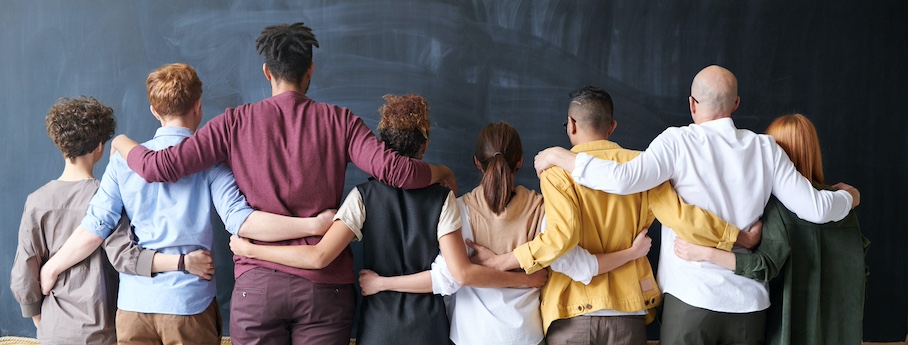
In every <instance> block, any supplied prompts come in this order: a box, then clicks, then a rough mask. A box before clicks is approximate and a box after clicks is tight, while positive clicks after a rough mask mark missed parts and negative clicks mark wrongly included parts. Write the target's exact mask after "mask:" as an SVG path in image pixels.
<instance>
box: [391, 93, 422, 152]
mask: <svg viewBox="0 0 908 345" xmlns="http://www.w3.org/2000/svg"><path fill="white" fill-rule="evenodd" d="M384 98H385V104H384V105H382V106H381V108H378V112H379V113H380V114H381V122H379V123H378V133H379V135H380V136H381V140H382V141H384V142H385V144H387V145H388V146H390V147H391V148H392V149H394V151H397V152H398V153H400V154H401V155H404V156H407V157H411V158H418V157H417V155H419V151H420V150H421V149H422V146H423V145H425V143H426V141H428V140H429V130H431V127H430V125H429V105H428V104H427V103H426V99H425V98H423V97H422V96H419V95H412V94H411V95H404V96H398V95H385V97H384Z"/></svg>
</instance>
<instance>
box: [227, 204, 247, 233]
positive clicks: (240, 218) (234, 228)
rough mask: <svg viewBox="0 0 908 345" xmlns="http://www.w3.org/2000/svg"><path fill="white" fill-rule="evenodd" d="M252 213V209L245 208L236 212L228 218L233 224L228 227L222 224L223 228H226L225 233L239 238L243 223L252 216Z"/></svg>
mask: <svg viewBox="0 0 908 345" xmlns="http://www.w3.org/2000/svg"><path fill="white" fill-rule="evenodd" d="M252 212H255V210H254V209H252V207H245V208H242V209H239V210H237V211H236V214H234V215H232V216H230V219H231V220H235V222H234V223H233V224H230V225H228V224H224V227H225V228H227V232H229V233H231V234H232V235H236V236H240V228H241V227H243V223H245V222H246V219H248V218H249V216H251V215H252Z"/></svg>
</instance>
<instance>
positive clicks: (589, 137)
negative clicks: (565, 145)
mask: <svg viewBox="0 0 908 345" xmlns="http://www.w3.org/2000/svg"><path fill="white" fill-rule="evenodd" d="M575 138H576V140H574V142H573V143H572V144H574V146H577V145H581V144H586V143H591V142H594V141H599V140H608V135H600V134H586V135H578V136H576V137H575Z"/></svg>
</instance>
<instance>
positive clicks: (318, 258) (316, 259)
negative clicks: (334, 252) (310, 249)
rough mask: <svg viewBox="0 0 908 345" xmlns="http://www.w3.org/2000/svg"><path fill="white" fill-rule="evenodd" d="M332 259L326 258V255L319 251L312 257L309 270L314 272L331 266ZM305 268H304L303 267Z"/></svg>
mask: <svg viewBox="0 0 908 345" xmlns="http://www.w3.org/2000/svg"><path fill="white" fill-rule="evenodd" d="M331 261H333V260H332V259H330V258H328V254H326V253H325V252H321V251H319V252H318V253H316V254H315V255H313V258H312V261H311V262H310V264H311V265H309V266H310V268H311V269H314V270H320V269H323V268H325V267H328V265H330V264H331ZM303 268H306V267H303Z"/></svg>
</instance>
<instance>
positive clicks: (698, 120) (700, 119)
mask: <svg viewBox="0 0 908 345" xmlns="http://www.w3.org/2000/svg"><path fill="white" fill-rule="evenodd" d="M726 117H731V114H722V113H716V114H710V115H706V116H695V117H693V120H694V123H695V124H698V125H699V124H702V123H705V122H710V121H715V120H719V119H724V118H726Z"/></svg>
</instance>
